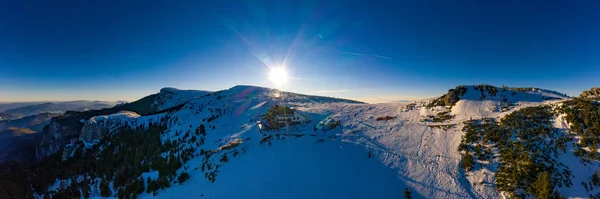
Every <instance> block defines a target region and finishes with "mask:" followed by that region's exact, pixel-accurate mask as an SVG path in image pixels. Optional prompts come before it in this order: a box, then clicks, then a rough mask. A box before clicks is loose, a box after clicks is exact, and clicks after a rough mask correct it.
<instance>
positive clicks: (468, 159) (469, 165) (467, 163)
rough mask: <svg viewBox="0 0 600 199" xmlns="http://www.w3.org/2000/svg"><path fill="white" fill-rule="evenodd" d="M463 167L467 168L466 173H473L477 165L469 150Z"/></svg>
mask: <svg viewBox="0 0 600 199" xmlns="http://www.w3.org/2000/svg"><path fill="white" fill-rule="evenodd" d="M461 165H462V167H463V168H465V170H466V171H471V169H473V166H474V165H475V160H473V157H472V156H471V153H469V150H467V152H466V154H465V155H464V156H463V159H462V161H461Z"/></svg>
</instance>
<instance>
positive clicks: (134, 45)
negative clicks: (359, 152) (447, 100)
mask: <svg viewBox="0 0 600 199" xmlns="http://www.w3.org/2000/svg"><path fill="white" fill-rule="evenodd" d="M283 63H285V67H286V68H287V70H288V71H289V75H290V76H292V77H293V78H292V79H291V80H290V81H289V82H288V83H287V84H285V85H284V86H283V88H282V89H283V90H287V91H292V92H299V93H306V94H315V95H325V96H335V97H343V98H351V99H358V100H364V101H367V102H382V101H394V100H404V99H419V98H426V97H433V96H437V95H441V94H442V93H445V92H446V91H447V90H448V89H449V88H453V87H455V86H456V85H461V84H480V83H487V84H494V85H498V86H501V85H507V86H522V87H526V86H527V87H528V86H533V87H540V88H546V89H551V90H556V91H559V92H564V93H567V94H570V95H578V94H579V93H580V92H581V91H582V90H586V89H589V88H591V87H592V86H598V85H599V83H600V1H597V0H545V1H541V0H540V1H529V0H519V1H516V0H501V1H500V0H490V1H480V0H467V1H430V0H409V1H404V0H398V1H346V0H340V1H336V0H325V1H318V0H313V1H292V0H290V1H277V0H274V1H2V2H0V101H42V100H79V99H85V100H127V101H133V100H136V99H139V98H141V97H143V96H145V95H148V94H152V93H156V92H158V91H159V89H160V88H162V87H176V88H181V89H199V90H213V91H216V90H222V89H227V88H230V87H232V86H234V85H240V84H243V85H257V86H266V87H272V86H273V85H272V84H271V83H270V82H269V81H268V75H267V73H268V70H269V67H270V66H279V65H282V64H283Z"/></svg>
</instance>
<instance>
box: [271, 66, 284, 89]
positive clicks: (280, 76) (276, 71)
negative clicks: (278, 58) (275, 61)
mask: <svg viewBox="0 0 600 199" xmlns="http://www.w3.org/2000/svg"><path fill="white" fill-rule="evenodd" d="M269 79H270V80H271V82H273V83H274V84H275V85H276V86H282V85H283V84H285V83H286V82H287V81H288V79H289V77H288V74H287V71H286V70H285V68H283V67H273V68H271V71H270V72H269Z"/></svg>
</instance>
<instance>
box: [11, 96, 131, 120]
mask: <svg viewBox="0 0 600 199" xmlns="http://www.w3.org/2000/svg"><path fill="white" fill-rule="evenodd" d="M121 103H124V102H121V101H118V102H108V101H84V100H80V101H66V102H15V103H3V104H0V117H2V119H4V120H6V119H18V118H22V117H27V116H32V115H38V114H41V113H59V114H60V113H64V112H65V111H85V110H96V109H103V108H110V107H113V106H115V105H117V104H121Z"/></svg>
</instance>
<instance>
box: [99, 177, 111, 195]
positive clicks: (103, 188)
mask: <svg viewBox="0 0 600 199" xmlns="http://www.w3.org/2000/svg"><path fill="white" fill-rule="evenodd" d="M111 195H112V193H111V191H110V188H109V185H108V182H106V179H104V178H102V181H101V182H100V196H102V197H110V196H111Z"/></svg>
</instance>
